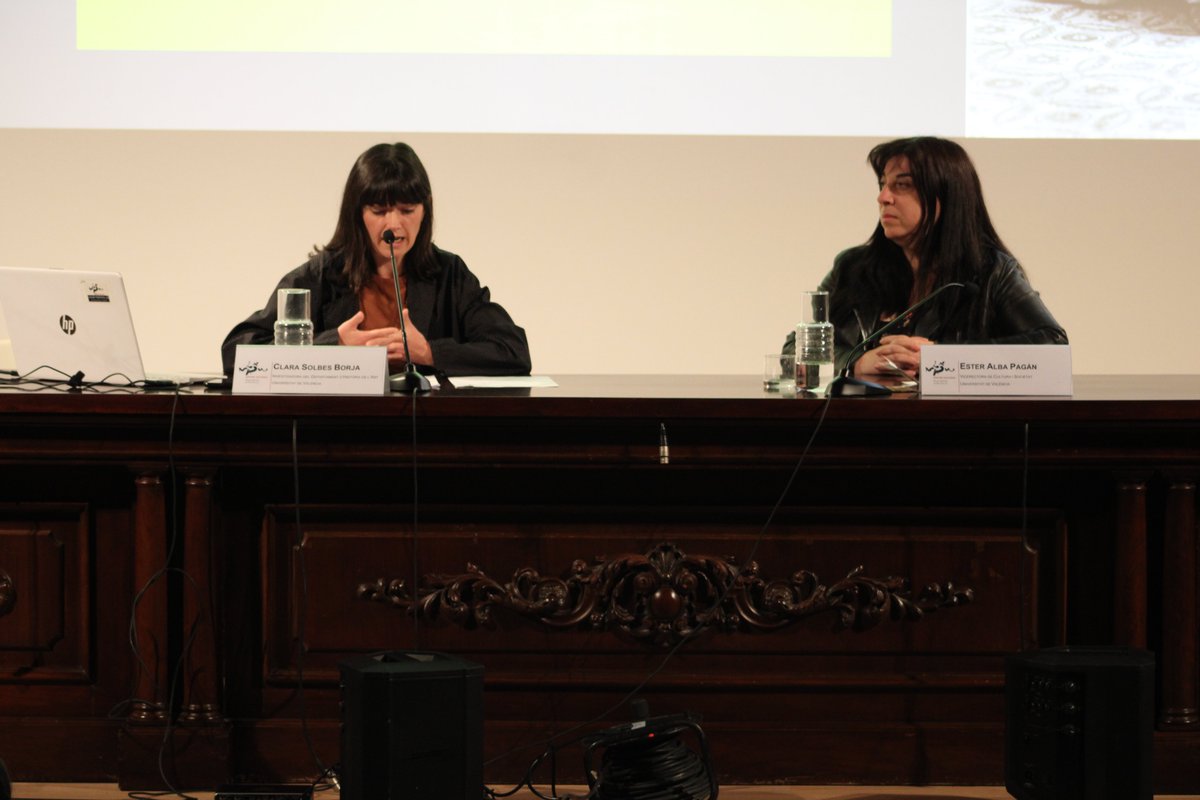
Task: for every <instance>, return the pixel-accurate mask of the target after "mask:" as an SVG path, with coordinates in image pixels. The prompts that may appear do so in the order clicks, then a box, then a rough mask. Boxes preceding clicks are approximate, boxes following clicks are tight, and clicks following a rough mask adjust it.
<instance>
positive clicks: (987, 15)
mask: <svg viewBox="0 0 1200 800" xmlns="http://www.w3.org/2000/svg"><path fill="white" fill-rule="evenodd" d="M967 35H968V46H967V97H968V100H967V126H966V132H967V134H968V135H973V136H1000V137H1081V138H1129V139H1143V138H1146V139H1195V138H1197V137H1200V3H1197V2H1195V0H971V2H970V12H969V31H968V34H967Z"/></svg>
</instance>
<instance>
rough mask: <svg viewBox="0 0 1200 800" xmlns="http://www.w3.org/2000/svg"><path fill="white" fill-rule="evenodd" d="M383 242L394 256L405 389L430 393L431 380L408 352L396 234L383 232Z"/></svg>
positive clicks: (393, 271)
mask: <svg viewBox="0 0 1200 800" xmlns="http://www.w3.org/2000/svg"><path fill="white" fill-rule="evenodd" d="M383 240H384V241H385V242H387V245H388V251H389V252H390V253H391V254H392V283H393V284H394V285H395V287H396V316H397V317H399V318H400V338H401V339H402V340H403V341H404V363H405V364H406V365H407V366H406V367H405V371H404V388H405V389H407V390H408V391H410V392H428V391H429V389H430V386H429V379H428V378H426V377H425V376H424V375H422V374H421V373H419V372H417V367H416V365H414V364H413V362H412V356H410V355H409V352H408V329H407V328H406V327H405V326H404V304H403V303H404V301H403V300H402V299H401V297H400V272H399V270H397V269H396V234H395V233H393V232H392V231H391V230H386V231H384V232H383Z"/></svg>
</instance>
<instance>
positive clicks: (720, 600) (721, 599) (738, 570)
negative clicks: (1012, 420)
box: [484, 394, 833, 800]
mask: <svg viewBox="0 0 1200 800" xmlns="http://www.w3.org/2000/svg"><path fill="white" fill-rule="evenodd" d="M832 401H833V396H832V395H829V394H826V396H825V403H824V404H823V405H822V406H821V413H820V414H819V416H818V417H817V424H816V426H815V427H814V428H813V431H812V433H811V434H810V435H809V437H808V442H807V443H806V444H805V445H804V450H803V451H801V453H800V457H799V459H797V461H796V465H795V466H794V467H793V468H792V472H791V474H790V475H789V476H788V479H787V481H786V483H784V486H783V491H781V492H780V493H779V497H778V498H777V499H776V500H775V504H774V505H773V506H772V507H771V511H770V513H769V514H767V519H766V521H765V522H764V523H763V524H762V527H761V528H759V531H758V535H757V536H756V537H755V539H754V544H753V545H752V546H751V547H750V552H749V554H748V555H747V556H746V557H745V559H744V560H742V561H740V562H738V565H737V566H735V567H734V570H733V575H732V577H731V578H730V580H729V582H728V583H727V584H726V585H725V586H724V587H723V588H722V589H721V593H720V594H719V595H718V596H717V599H716V602H714V603H713V605H712V610H713V611H716V610H719V609H720V608H721V606H722V605H724V603H725V598H726V597H727V596H728V595H729V592H730V591H732V590H733V587H734V586H735V585H736V584H737V581H738V578H740V577H741V574H742V570H743V569H744V568H745V566H746V565H747V564H750V563H751V562H752V561H753V560H754V556H755V555H756V554H757V553H758V548H759V546H760V545H761V544H762V541H763V539H764V538H766V534H767V530H768V529H770V527H771V524H772V523H773V522H774V520H775V515H776V514H777V513H778V512H779V509H780V507H781V506H782V505H783V501H784V500H785V499H786V498H787V496H788V494H789V493H790V492H791V489H792V485H793V484H794V483H795V482H796V477H797V476H798V475H799V474H800V468H801V467H802V466H803V465H804V462H805V460H806V459H807V457H808V452H809V450H811V449H812V446H813V442H815V441H816V439H817V434H818V433H819V432H820V430H821V428H822V427H823V426H824V423H825V415H826V414H827V413H828V412H829V404H830V403H831V402H832ZM714 616H715V615H714ZM711 620H712V617H711V616H710V617H709V618H708V619H701V621H700V624H699V625H697V626H696V627H694V628H692V629H691V630H690V631H688V632H687V633H686V634H685V635H684V636H683V637H682V638H681V639H680V640H679V641H678V642H676V643H675V644H674V645H673V646H672V647H671V649H670V650H668V651H667V652H666V654H665V655H664V656H663V658H662V661H660V662H659V664H658V666H657V667H655V668H654V669H653V670H651V671H650V673H649V674H648V675H646V677H645V678H643V679H642V680H641V682H640V683H638V684H637V686H635V687H634V688H633V689H631V690H630V691H628V692H627V693H626V694H625V695H624V696H622V697H621V699H619V700H617V701H616V702H615V703H613V704H612V705H610V706H609V707H608V708H607V709H605V710H604V711H602V712H601V713H600V714H597V715H596V716H594V717H592V718H591V719H590V720H587V721H586V722H580V723H578V724H576V725H573V726H571V727H569V728H567V729H566V730H565V731H561V732H559V733H556V734H554V735H553V736H550V737H548V738H546V739H543V740H542V741H541V742H539V743H537V744H541V745H544V746H546V748H547V749H546V751H544V752H543V756H544V755H545V753H546V752H551V751H553V750H556V749H558V748H561V747H565V746H567V745H569V744H571V743H573V742H574V741H578V738H576V739H575V740H572V741H568V742H563V743H561V744H560V745H558V746H557V747H556V746H555V744H554V742H555V740H557V739H559V738H561V737H563V736H567V735H569V734H572V733H575V732H576V731H579V730H581V729H583V728H587V727H590V726H592V725H594V724H596V723H597V722H600V721H601V720H603V719H605V718H606V717H608V715H610V714H612V713H613V712H614V711H616V710H617V709H619V708H621V707H622V706H623V705H625V704H626V703H627V702H629V700H630V699H632V698H633V697H634V696H635V695H637V694H638V693H639V692H641V691H642V689H644V688H645V687H646V686H647V685H648V684H649V683H650V681H652V680H654V678H656V677H657V676H658V674H659V673H660V672H662V671H663V669H665V668H666V666H667V664H668V663H669V662H670V661H671V659H672V658H673V657H674V656H675V654H676V653H677V652H679V650H680V649H681V648H682V647H683V646H684V645H686V644H687V643H688V642H690V641H691V640H692V639H693V638H695V637H696V636H697V635H698V634H699V633H700V632H701V631H703V630H705V629H706V628H707V627H708V626H709V624H711ZM580 738H581V737H580ZM534 746H537V745H535V744H531V745H523V746H519V747H514V748H511V749H509V750H507V751H505V752H503V753H501V754H500V755H498V756H494V757H493V758H490V759H488V760H487V761H485V762H484V766H487V765H489V764H493V763H495V762H496V761H499V760H500V759H503V758H507V757H508V756H510V755H512V754H513V753H516V752H520V751H521V750H525V749H528V748H529V747H534ZM543 756H539V759H538V760H537V761H535V762H534V765H531V767H530V769H529V770H527V771H526V774H525V778H524V779H523V780H522V782H521V783H520V784H518V785H517V786H516V787H514V789H513V790H512V791H509V792H505V793H498V792H495V791H494V790H492V789H487V791H488V792H489V794H490V796H492V797H507V796H509V795H511V794H514V793H515V792H516V790H517V789H520V788H521V787H522V786H528V787H529V789H530V790H531V791H533V792H534V793H535V794H537V796H538V797H539V798H542V800H567V798H546V797H544V796H543V795H541V794H538V793H537V790H536V789H534V787H533V785H532V782H531V781H532V772H533V770H534V768H535V766H536V765H537V764H538V763H540V759H541V758H542V757H543ZM588 796H589V797H591V796H592V795H591V793H589V795H588Z"/></svg>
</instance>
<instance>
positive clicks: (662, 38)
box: [0, 0, 1200, 139]
mask: <svg viewBox="0 0 1200 800" xmlns="http://www.w3.org/2000/svg"><path fill="white" fill-rule="evenodd" d="M0 96H2V97H4V99H5V102H4V104H3V105H2V106H0V128H109V129H139V130H145V129H150V130H268V131H386V130H399V131H408V132H412V133H420V132H438V133H441V132H455V133H568V134H571V133H583V134H635V135H636V134H666V135H679V134H685V135H702V136H747V135H748V136H870V137H880V138H886V137H893V136H903V135H908V134H912V133H915V132H920V133H929V134H936V135H941V136H971V137H1005V138H1032V137H1038V138H1041V137H1048V138H1134V139H1196V138H1200V0H744V2H737V3H733V2H729V0H504V1H503V2H495V0H441V2H437V3H428V2H420V1H419V0H395V1H394V2H383V3H381V2H378V0H172V2H157V3H156V2H149V0H2V2H0Z"/></svg>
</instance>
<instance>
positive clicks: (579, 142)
mask: <svg viewBox="0 0 1200 800" xmlns="http://www.w3.org/2000/svg"><path fill="white" fill-rule="evenodd" d="M397 138H404V139H406V140H407V141H409V142H410V143H411V144H412V145H413V146H414V147H416V149H417V151H418V152H419V153H420V154H421V156H422V159H423V160H424V161H425V164H426V166H427V167H428V169H429V172H430V175H431V177H432V179H433V185H434V194H435V198H436V211H437V224H436V229H435V240H436V241H437V242H438V243H439V244H440V245H441V246H442V247H445V248H446V249H449V250H453V251H455V252H457V253H459V254H460V255H462V256H463V257H464V258H465V259H466V261H467V263H468V264H469V265H470V266H471V268H472V269H473V270H474V271H475V272H476V274H478V275H479V276H480V278H481V279H482V280H483V281H484V283H485V284H488V285H489V286H490V287H491V288H492V292H493V296H494V297H495V299H497V300H498V301H499V302H501V303H503V304H504V305H505V306H506V307H507V308H508V309H509V311H510V312H511V313H512V315H513V316H514V317H515V318H516V319H517V321H518V322H519V323H520V324H522V325H524V326H525V328H526V330H527V331H528V334H529V339H530V343H531V346H532V350H533V360H534V371H535V372H536V373H539V374H548V375H554V374H556V373H568V372H601V373H619V372H628V373H741V374H746V375H754V374H757V372H758V371H759V370H760V368H761V361H762V354H763V353H766V352H771V351H773V350H774V349H776V348H777V347H778V346H779V344H780V342H781V340H782V339H783V336H784V334H785V333H786V332H787V331H788V330H789V328H790V327H791V326H792V325H793V324H794V323H795V321H796V316H797V305H796V301H795V295H796V294H797V293H798V292H800V291H802V290H804V289H808V288H811V287H813V286H814V285H815V284H816V283H817V282H818V281H819V280H820V279H821V277H822V276H823V275H824V273H825V271H826V270H827V269H828V267H829V264H830V261H831V259H832V258H833V256H834V254H835V253H836V252H837V251H838V250H840V249H841V248H843V247H846V246H848V245H852V244H856V243H858V242H861V241H862V240H863V239H865V238H866V237H867V235H868V234H869V233H870V231H871V229H872V226H873V224H874V222H873V220H874V196H875V188H874V177H873V175H872V174H871V173H870V171H869V169H868V168H867V166H866V164H865V161H864V159H865V156H866V152H867V150H868V149H869V148H870V146H871V145H872V144H874V143H875V141H876V140H875V139H841V138H839V139H815V138H783V137H765V138H749V137H746V138H742V137H731V138H720V137H682V136H663V137H651V136H627V137H622V136H571V135H546V136H534V135H456V134H426V135H419V136H418V135H414V136H409V137H399V136H396V135H394V134H321V133H294V134H293V133H234V132H220V133H204V132H133V131H101V132H96V131H58V130H55V131H42V130H36V131H23V130H16V131H14V130H0V186H2V188H0V264H3V265H9V266H57V267H71V268H95V269H105V270H115V271H120V272H122V273H124V275H125V278H126V285H127V288H128V291H129V294H130V300H131V303H132V305H133V311H134V321H135V324H136V326H137V330H138V336H139V339H140V340H141V343H142V353H143V358H144V360H145V362H146V366H147V368H148V369H150V370H155V371H164V370H207V369H216V368H217V366H218V364H219V355H218V346H219V344H220V341H221V339H222V338H223V337H224V334H225V333H226V331H227V330H228V329H229V327H230V326H231V325H233V324H234V323H235V322H237V321H239V320H240V319H242V318H243V317H244V316H245V315H246V314H247V313H249V312H250V311H251V310H253V309H255V308H258V307H260V306H261V305H262V304H263V302H264V301H265V300H266V298H267V296H268V294H269V292H270V290H271V288H272V287H273V286H274V283H275V281H276V280H277V278H278V277H279V276H280V275H282V274H283V273H284V272H286V271H287V270H289V269H291V268H292V267H294V266H296V265H298V264H299V263H301V262H302V261H303V260H304V258H305V256H306V254H307V253H308V251H309V250H310V249H311V248H312V246H313V245H314V244H315V243H318V242H324V241H325V240H327V239H328V237H329V235H330V233H331V232H332V229H333V223H334V216H335V213H336V209H337V203H338V200H339V197H340V192H341V187H342V183H343V181H344V180H345V176H346V173H347V171H348V170H349V167H350V164H351V163H352V162H353V160H354V158H355V157H356V156H357V155H358V153H360V152H361V151H362V150H364V149H365V148H366V147H367V146H369V145H371V144H374V143H375V142H377V141H385V140H394V139H397ZM964 144H965V145H966V146H967V148H968V150H969V151H970V152H971V153H972V155H973V156H974V158H975V161H976V165H977V166H978V168H979V171H980V174H981V176H982V179H983V184H984V190H985V193H986V196H987V199H988V203H989V206H990V208H991V211H992V214H993V217H994V218H995V221H996V224H997V227H998V228H999V230H1000V233H1001V235H1002V236H1003V237H1004V238H1005V240H1006V241H1007V242H1008V244H1009V245H1010V246H1011V247H1012V248H1013V250H1014V251H1015V252H1016V254H1017V256H1018V257H1019V258H1020V259H1021V260H1022V262H1023V263H1024V264H1025V266H1026V268H1027V269H1028V271H1029V273H1030V277H1031V279H1032V280H1033V282H1034V285H1035V286H1036V287H1037V288H1038V289H1039V290H1040V291H1041V292H1042V295H1043V297H1044V298H1045V300H1046V302H1047V303H1048V305H1049V306H1050V308H1051V309H1052V310H1053V311H1054V313H1055V314H1056V315H1057V316H1058V318H1059V320H1060V321H1061V322H1062V323H1063V324H1064V326H1065V327H1066V328H1067V331H1068V333H1069V334H1070V337H1071V341H1072V344H1073V355H1074V364H1075V372H1076V373H1077V374H1084V373H1112V372H1125V373H1194V372H1200V345H1196V344H1195V343H1194V341H1195V340H1194V339H1193V336H1194V334H1193V333H1192V330H1191V327H1192V325H1193V320H1194V318H1195V314H1194V307H1195V305H1196V302H1197V295H1198V294H1200V291H1198V290H1200V278H1198V277H1197V267H1198V266H1200V264H1198V261H1200V259H1198V257H1197V255H1196V252H1197V250H1196V245H1195V241H1196V238H1197V234H1196V232H1195V231H1196V229H1197V228H1200V225H1198V224H1197V222H1196V220H1197V218H1198V216H1200V199H1198V192H1200V143H1197V142H1142V141H1010V140H975V141H965V142H964Z"/></svg>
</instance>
